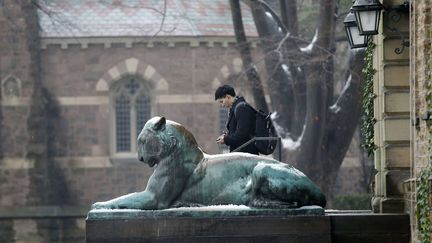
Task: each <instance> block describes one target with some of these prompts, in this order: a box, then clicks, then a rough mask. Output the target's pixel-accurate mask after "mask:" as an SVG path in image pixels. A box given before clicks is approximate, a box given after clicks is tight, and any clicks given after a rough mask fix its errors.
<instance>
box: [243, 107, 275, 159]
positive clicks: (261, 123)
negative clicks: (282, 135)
mask: <svg viewBox="0 0 432 243" xmlns="http://www.w3.org/2000/svg"><path fill="white" fill-rule="evenodd" d="M246 104H247V105H248V106H249V107H250V108H252V110H253V111H255V137H267V138H268V137H273V138H275V137H277V134H276V130H275V128H274V126H273V122H272V120H271V118H270V115H267V114H266V113H265V112H264V111H262V110H255V108H253V107H252V106H251V105H249V104H248V103H246ZM277 141H278V140H276V139H274V140H256V141H255V143H254V145H255V148H256V149H257V150H258V152H259V153H260V154H264V155H269V154H272V153H273V152H274V150H275V149H276V145H277Z"/></svg>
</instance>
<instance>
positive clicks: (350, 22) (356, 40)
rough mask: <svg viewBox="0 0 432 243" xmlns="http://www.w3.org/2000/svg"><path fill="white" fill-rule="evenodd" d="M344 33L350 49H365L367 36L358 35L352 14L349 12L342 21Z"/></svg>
mask: <svg viewBox="0 0 432 243" xmlns="http://www.w3.org/2000/svg"><path fill="white" fill-rule="evenodd" d="M344 25H345V31H346V34H347V36H348V41H349V44H350V46H351V49H352V48H360V47H367V45H368V40H369V36H368V35H360V31H359V28H358V26H357V23H356V19H355V16H354V14H353V13H352V12H351V11H350V12H349V13H348V15H347V16H346V17H345V19H344Z"/></svg>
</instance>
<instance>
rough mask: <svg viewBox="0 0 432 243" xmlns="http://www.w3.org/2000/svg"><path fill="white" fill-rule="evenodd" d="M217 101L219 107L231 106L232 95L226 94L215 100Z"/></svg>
mask: <svg viewBox="0 0 432 243" xmlns="http://www.w3.org/2000/svg"><path fill="white" fill-rule="evenodd" d="M216 101H217V102H219V104H220V105H221V107H225V108H230V107H231V106H232V97H231V96H230V95H226V96H225V97H223V98H219V99H217V100H216Z"/></svg>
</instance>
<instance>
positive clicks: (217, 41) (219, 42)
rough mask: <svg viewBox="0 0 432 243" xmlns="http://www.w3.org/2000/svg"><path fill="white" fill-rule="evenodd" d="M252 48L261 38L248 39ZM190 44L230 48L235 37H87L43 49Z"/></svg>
mask: <svg viewBox="0 0 432 243" xmlns="http://www.w3.org/2000/svg"><path fill="white" fill-rule="evenodd" d="M248 39H249V41H250V42H251V46H252V47H253V48H256V47H257V45H259V43H258V40H259V37H248ZM185 43H186V44H188V45H189V46H190V47H199V46H206V47H210V48H211V47H215V46H222V47H225V48H228V47H230V46H233V45H235V44H236V43H237V42H236V39H235V37H234V36H227V37H87V38H83V37H81V38H78V37H77V38H44V37H42V38H41V49H47V48H49V47H50V46H60V48H61V49H67V48H69V46H76V45H80V46H81V48H82V49H87V48H89V45H103V46H104V48H111V47H112V46H113V44H123V45H124V47H125V48H132V47H133V46H134V45H137V44H140V45H145V46H146V47H147V48H153V47H154V46H155V45H157V44H161V45H165V46H167V47H170V48H172V47H175V46H176V45H177V44H185Z"/></svg>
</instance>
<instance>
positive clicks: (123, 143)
mask: <svg viewBox="0 0 432 243" xmlns="http://www.w3.org/2000/svg"><path fill="white" fill-rule="evenodd" d="M113 91H114V92H113V93H114V94H113V95H114V97H113V102H114V110H115V112H114V114H115V119H114V120H115V152H116V153H124V152H126V153H127V152H136V139H137V136H138V134H139V133H140V132H141V129H142V128H143V127H144V124H145V123H146V122H147V120H148V119H150V116H151V100H150V97H149V89H148V87H147V86H146V85H145V83H144V82H143V81H141V80H140V79H137V78H136V77H126V78H124V79H122V80H121V81H119V82H118V83H117V84H116V85H115V87H114V89H113Z"/></svg>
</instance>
